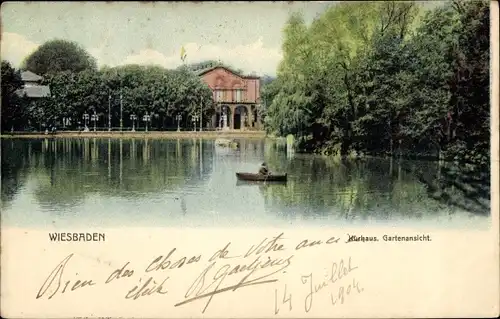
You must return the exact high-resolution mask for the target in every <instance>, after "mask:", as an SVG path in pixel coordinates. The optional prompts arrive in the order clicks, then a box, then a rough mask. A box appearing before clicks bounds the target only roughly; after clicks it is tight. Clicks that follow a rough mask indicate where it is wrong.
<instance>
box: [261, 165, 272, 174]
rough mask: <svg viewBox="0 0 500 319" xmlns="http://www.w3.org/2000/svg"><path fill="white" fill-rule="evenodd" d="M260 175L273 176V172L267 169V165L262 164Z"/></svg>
mask: <svg viewBox="0 0 500 319" xmlns="http://www.w3.org/2000/svg"><path fill="white" fill-rule="evenodd" d="M259 174H260V175H271V171H270V170H269V168H268V167H267V164H266V163H262V165H260V169H259Z"/></svg>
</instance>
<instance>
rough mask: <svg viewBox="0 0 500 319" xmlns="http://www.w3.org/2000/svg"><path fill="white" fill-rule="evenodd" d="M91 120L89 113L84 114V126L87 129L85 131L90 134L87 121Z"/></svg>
mask: <svg viewBox="0 0 500 319" xmlns="http://www.w3.org/2000/svg"><path fill="white" fill-rule="evenodd" d="M88 120H89V115H88V114H87V113H84V114H83V123H84V124H83V125H84V126H85V128H84V129H83V130H84V131H85V132H88V130H89V128H88V126H87V121H88Z"/></svg>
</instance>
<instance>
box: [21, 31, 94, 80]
mask: <svg viewBox="0 0 500 319" xmlns="http://www.w3.org/2000/svg"><path fill="white" fill-rule="evenodd" d="M23 69H26V70H29V71H31V72H34V73H36V74H39V75H45V74H47V73H55V72H64V71H71V72H81V71H84V70H97V62H96V59H95V58H94V57H92V56H91V55H90V54H89V53H88V52H87V51H85V49H83V48H82V47H80V46H79V45H78V44H77V43H75V42H71V41H66V40H52V41H48V42H45V43H44V44H42V45H41V46H40V47H39V48H38V49H37V50H36V51H35V52H33V53H32V54H30V55H29V56H28V57H27V58H26V60H25V61H24V63H23Z"/></svg>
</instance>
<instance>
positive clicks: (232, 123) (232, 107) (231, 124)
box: [229, 105, 236, 130]
mask: <svg viewBox="0 0 500 319" xmlns="http://www.w3.org/2000/svg"><path fill="white" fill-rule="evenodd" d="M229 109H230V110H231V123H230V129H231V130H234V116H235V115H236V114H235V110H236V107H235V106H234V105H230V106H229Z"/></svg>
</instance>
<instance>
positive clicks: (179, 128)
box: [175, 114, 182, 132]
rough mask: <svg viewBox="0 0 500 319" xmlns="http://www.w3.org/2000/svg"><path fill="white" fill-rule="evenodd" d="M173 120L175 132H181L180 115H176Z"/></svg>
mask: <svg viewBox="0 0 500 319" xmlns="http://www.w3.org/2000/svg"><path fill="white" fill-rule="evenodd" d="M175 119H176V120H177V132H180V131H181V126H180V122H181V120H182V115H180V114H177V116H176V117H175Z"/></svg>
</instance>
